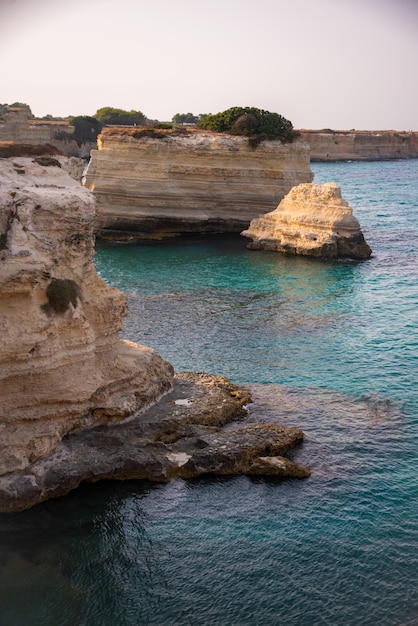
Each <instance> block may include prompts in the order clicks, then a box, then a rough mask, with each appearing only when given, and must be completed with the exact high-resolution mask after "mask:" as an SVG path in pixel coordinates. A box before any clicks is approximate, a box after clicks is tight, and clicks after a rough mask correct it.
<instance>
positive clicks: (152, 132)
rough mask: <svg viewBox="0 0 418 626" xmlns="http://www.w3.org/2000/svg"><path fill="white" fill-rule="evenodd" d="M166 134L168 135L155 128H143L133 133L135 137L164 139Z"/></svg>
mask: <svg viewBox="0 0 418 626" xmlns="http://www.w3.org/2000/svg"><path fill="white" fill-rule="evenodd" d="M165 136H166V135H165V134H164V133H161V132H158V130H156V129H155V128H141V129H139V130H136V131H135V132H134V133H133V134H132V137H133V138H134V139H142V138H143V137H150V138H151V139H164V137H165Z"/></svg>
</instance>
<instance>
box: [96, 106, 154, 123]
mask: <svg viewBox="0 0 418 626" xmlns="http://www.w3.org/2000/svg"><path fill="white" fill-rule="evenodd" d="M94 117H95V118H96V119H98V120H99V122H101V123H102V124H103V125H104V124H120V125H123V126H136V125H138V126H140V125H141V124H145V122H146V121H147V118H146V116H145V115H144V114H143V113H142V112H141V111H134V110H133V109H132V110H131V111H124V110H123V109H114V108H113V107H102V108H101V109H98V110H97V111H96V113H95V114H94Z"/></svg>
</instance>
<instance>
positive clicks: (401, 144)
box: [301, 130, 418, 161]
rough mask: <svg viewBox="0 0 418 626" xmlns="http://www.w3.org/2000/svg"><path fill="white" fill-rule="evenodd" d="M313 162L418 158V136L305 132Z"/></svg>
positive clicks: (402, 133) (390, 132)
mask: <svg viewBox="0 0 418 626" xmlns="http://www.w3.org/2000/svg"><path fill="white" fill-rule="evenodd" d="M301 136H302V137H303V139H304V140H305V141H306V142H307V143H308V144H309V146H310V150H311V160H312V161H380V160H390V159H416V158H418V133H416V132H397V131H388V130H386V131H355V130H352V131H348V130H346V131H333V130H326V131H316V130H302V131H301Z"/></svg>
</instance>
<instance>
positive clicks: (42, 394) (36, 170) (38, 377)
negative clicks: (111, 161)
mask: <svg viewBox="0 0 418 626" xmlns="http://www.w3.org/2000/svg"><path fill="white" fill-rule="evenodd" d="M65 168H67V169H69V170H71V169H72V168H71V166H70V164H68V163H67V164H66V165H65V163H64V161H63V160H62V159H60V160H58V159H55V158H53V157H48V158H46V159H45V157H44V156H42V157H33V156H31V157H22V156H19V157H12V158H7V159H6V158H4V159H0V327H1V331H2V337H3V341H2V345H1V346H0V398H1V403H0V431H1V433H2V437H1V439H0V511H2V512H9V511H17V510H23V509H25V508H28V507H30V506H33V505H34V504H36V503H38V502H42V501H44V500H46V499H48V498H51V497H56V496H59V495H64V494H65V493H68V491H70V490H71V489H73V488H75V487H77V485H78V484H80V482H82V481H86V480H91V481H96V480H101V479H118V480H125V479H140V480H143V479H146V480H152V481H163V482H164V481H167V480H170V479H172V478H175V477H184V478H187V477H192V476H198V475H201V474H211V473H215V474H240V473H245V474H250V475H252V474H257V475H273V476H280V477H283V476H290V477H306V476H308V475H309V471H308V470H307V469H305V468H302V467H300V466H297V465H295V464H294V463H292V462H291V461H289V460H288V459H286V458H285V457H283V455H284V454H285V453H286V451H287V450H288V449H290V448H291V447H293V446H294V445H297V444H298V443H299V442H300V441H301V440H302V437H303V434H302V432H301V431H299V430H298V429H286V428H284V427H283V428H282V427H278V426H277V425H265V424H263V425H261V424H260V425H254V424H248V425H245V424H239V425H237V424H236V423H235V422H236V421H237V420H238V421H239V420H242V419H243V418H244V417H245V414H246V412H245V405H246V404H247V403H248V402H249V401H250V397H249V394H248V393H246V392H245V391H243V390H240V389H239V388H237V387H235V386H234V385H232V384H231V383H229V381H227V380H226V379H223V378H220V377H213V376H210V375H207V374H196V373H195V374H190V373H189V374H178V375H176V376H175V375H174V372H173V368H172V367H171V365H170V364H169V363H167V362H166V361H164V360H163V359H162V358H161V357H160V356H159V355H157V354H156V353H155V352H154V351H153V350H151V349H150V348H147V347H145V346H140V345H137V344H133V343H132V342H129V341H123V340H121V339H120V337H119V331H120V330H121V327H122V320H123V317H124V316H125V314H126V310H127V308H126V306H127V305H126V300H125V297H124V296H123V294H121V293H120V292H119V291H117V290H116V289H112V288H110V287H108V286H107V285H106V284H105V283H104V282H103V281H102V280H101V279H100V278H99V277H98V275H97V273H96V270H95V267H94V264H93V252H94V236H93V223H94V218H95V211H96V204H95V199H94V196H93V195H92V194H91V193H90V192H89V191H88V190H87V189H85V188H83V187H82V186H81V185H80V184H79V183H78V182H77V181H76V180H74V178H72V177H71V176H70V175H69V174H68V173H67V171H65ZM228 424H229V426H226V425H228Z"/></svg>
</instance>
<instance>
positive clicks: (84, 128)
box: [68, 115, 102, 148]
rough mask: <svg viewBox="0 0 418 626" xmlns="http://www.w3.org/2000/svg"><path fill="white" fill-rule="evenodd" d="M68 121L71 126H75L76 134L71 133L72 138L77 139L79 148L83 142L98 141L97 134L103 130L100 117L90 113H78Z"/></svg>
mask: <svg viewBox="0 0 418 626" xmlns="http://www.w3.org/2000/svg"><path fill="white" fill-rule="evenodd" d="M68 121H69V123H70V124H71V126H74V134H73V135H71V139H75V141H76V142H77V145H78V147H79V148H80V147H81V146H82V144H83V143H90V142H93V143H94V142H95V141H97V136H98V135H99V134H100V132H101V130H102V123H101V122H100V121H99V120H98V119H96V118H95V117H90V116H88V115H78V116H77V117H70V118H69V120H68Z"/></svg>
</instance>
